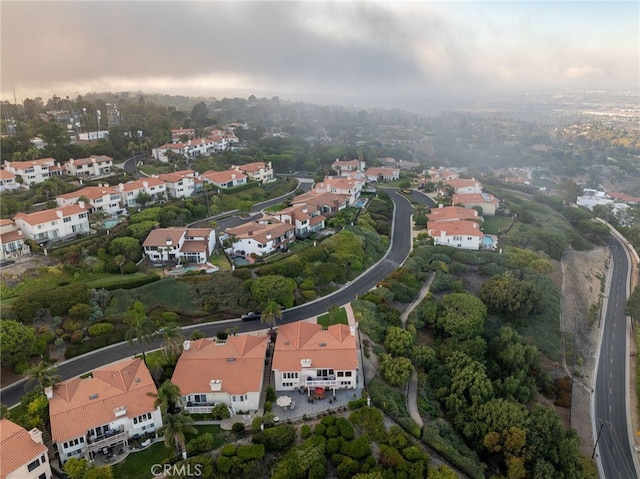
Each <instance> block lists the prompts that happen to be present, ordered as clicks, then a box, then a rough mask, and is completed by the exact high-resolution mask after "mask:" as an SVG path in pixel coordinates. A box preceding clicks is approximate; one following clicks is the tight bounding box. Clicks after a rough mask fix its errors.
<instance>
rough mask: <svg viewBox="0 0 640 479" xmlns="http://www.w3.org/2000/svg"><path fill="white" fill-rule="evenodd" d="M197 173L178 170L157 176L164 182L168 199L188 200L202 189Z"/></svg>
mask: <svg viewBox="0 0 640 479" xmlns="http://www.w3.org/2000/svg"><path fill="white" fill-rule="evenodd" d="M198 176H199V175H198V173H196V172H195V171H193V170H180V171H174V172H173V173H165V174H161V175H158V176H157V178H159V179H161V180H162V181H164V182H165V187H166V189H167V196H168V197H169V198H188V197H190V196H192V195H193V194H194V193H195V192H196V191H197V190H199V189H200V188H201V187H202V181H201V180H200V178H198Z"/></svg>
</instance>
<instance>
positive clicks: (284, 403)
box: [276, 396, 291, 407]
mask: <svg viewBox="0 0 640 479" xmlns="http://www.w3.org/2000/svg"><path fill="white" fill-rule="evenodd" d="M276 404H277V405H278V406H280V407H289V406H291V397H290V396H280V397H279V398H278V399H276Z"/></svg>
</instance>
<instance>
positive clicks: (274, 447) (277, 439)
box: [252, 424, 296, 451]
mask: <svg viewBox="0 0 640 479" xmlns="http://www.w3.org/2000/svg"><path fill="white" fill-rule="evenodd" d="M295 440H296V428H295V426H292V425H290V424H285V425H282V426H276V427H271V428H269V429H265V430H264V431H260V432H257V433H255V434H254V435H253V439H252V441H253V443H254V444H262V445H264V448H265V449H266V450H267V451H284V450H285V449H287V448H288V447H289V446H291V444H293V443H294V442H295Z"/></svg>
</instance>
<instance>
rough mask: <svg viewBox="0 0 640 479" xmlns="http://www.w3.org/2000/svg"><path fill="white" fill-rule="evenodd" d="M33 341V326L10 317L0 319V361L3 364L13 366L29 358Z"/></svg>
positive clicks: (34, 340) (34, 338)
mask: <svg viewBox="0 0 640 479" xmlns="http://www.w3.org/2000/svg"><path fill="white" fill-rule="evenodd" d="M35 343H36V333H35V330H34V329H33V328H30V327H28V326H24V325H22V324H21V323H19V322H18V321H13V320H10V319H3V320H2V321H0V344H1V345H2V347H1V348H0V362H1V363H2V365H3V366H7V367H9V368H13V367H14V366H15V365H16V364H18V363H20V362H24V361H26V360H27V359H29V356H30V355H31V352H32V351H33V347H34V346H35Z"/></svg>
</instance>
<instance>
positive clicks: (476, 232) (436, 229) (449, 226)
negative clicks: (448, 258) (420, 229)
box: [427, 220, 484, 250]
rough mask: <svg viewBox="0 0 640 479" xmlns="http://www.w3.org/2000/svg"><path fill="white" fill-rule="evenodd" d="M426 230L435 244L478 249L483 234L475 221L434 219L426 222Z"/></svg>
mask: <svg viewBox="0 0 640 479" xmlns="http://www.w3.org/2000/svg"><path fill="white" fill-rule="evenodd" d="M427 232H428V233H429V235H430V236H431V237H432V238H433V242H434V244H435V245H442V246H452V247H454V248H461V249H472V250H479V249H480V245H481V244H482V240H483V239H484V234H483V233H482V231H480V226H479V225H478V223H476V222H475V221H464V220H458V221H436V222H431V221H429V222H428V223H427Z"/></svg>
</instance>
